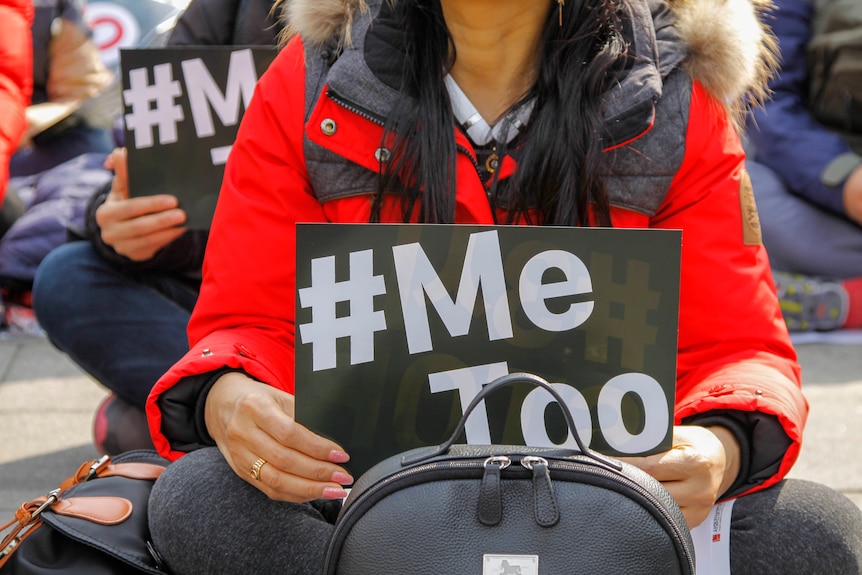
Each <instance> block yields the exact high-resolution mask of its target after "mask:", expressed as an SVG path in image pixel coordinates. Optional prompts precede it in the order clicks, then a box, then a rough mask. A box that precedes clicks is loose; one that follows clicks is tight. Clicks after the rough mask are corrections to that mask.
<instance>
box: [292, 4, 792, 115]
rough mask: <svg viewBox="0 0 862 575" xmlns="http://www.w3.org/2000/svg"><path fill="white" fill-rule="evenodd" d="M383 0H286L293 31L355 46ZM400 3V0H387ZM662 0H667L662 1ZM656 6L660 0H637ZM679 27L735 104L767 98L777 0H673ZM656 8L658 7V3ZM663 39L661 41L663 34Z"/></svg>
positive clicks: (695, 68) (703, 71)
mask: <svg viewBox="0 0 862 575" xmlns="http://www.w3.org/2000/svg"><path fill="white" fill-rule="evenodd" d="M380 1H381V0H281V3H282V5H283V17H284V18H285V19H286V20H287V25H288V32H287V34H288V35H290V34H291V33H299V34H301V35H302V36H303V38H304V41H305V42H308V43H312V44H331V43H337V44H339V45H342V46H350V45H351V44H353V43H354V42H355V41H357V40H358V39H359V38H360V36H361V34H363V33H364V31H365V30H363V29H362V28H363V27H362V26H359V27H357V24H359V23H360V22H361V21H363V20H365V21H367V20H368V18H369V17H370V16H371V15H372V14H373V13H376V12H377V11H379V9H380ZM385 1H387V2H390V3H393V4H394V3H397V1H398V0H385ZM658 1H659V2H660V1H661V0H658ZM631 3H632V4H633V5H634V6H635V8H634V9H635V10H643V9H644V8H642V7H641V8H638V5H641V6H643V5H645V4H647V3H649V4H651V5H655V4H657V3H658V2H656V1H654V0H632V2H631ZM666 6H667V8H669V9H670V11H671V17H672V19H673V20H674V27H675V28H676V30H677V31H678V33H679V35H680V36H681V37H682V39H683V40H684V42H685V44H686V45H687V46H688V48H689V54H688V56H687V58H686V60H685V63H684V65H685V67H686V68H687V69H688V70H689V71H690V72H691V74H692V76H693V77H694V78H695V79H696V80H698V81H699V82H701V83H702V84H703V85H704V86H705V87H706V89H707V90H709V91H710V92H711V93H712V94H713V95H714V96H715V97H716V98H718V99H719V100H720V101H722V102H725V103H726V104H728V105H729V106H730V107H732V108H738V107H739V105H742V106H744V105H745V104H748V103H751V102H753V101H755V102H756V101H761V100H762V99H763V98H765V97H766V95H767V91H766V82H767V80H768V79H769V78H770V76H771V75H772V73H773V71H774V69H775V66H776V63H777V44H776V41H775V37H774V36H773V35H772V33H771V31H770V30H769V28H768V27H767V26H766V25H765V24H764V22H763V16H764V15H765V14H766V13H767V12H769V11H770V10H772V9H774V4H773V1H772V0H667V4H666ZM652 9H653V11H655V10H656V8H655V7H654V6H653V8H652ZM659 40H661V39H660V38H659Z"/></svg>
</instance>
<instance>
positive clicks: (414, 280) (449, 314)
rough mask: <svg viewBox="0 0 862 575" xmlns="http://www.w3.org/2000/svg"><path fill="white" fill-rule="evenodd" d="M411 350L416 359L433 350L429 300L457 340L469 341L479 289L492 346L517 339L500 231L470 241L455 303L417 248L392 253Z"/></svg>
mask: <svg viewBox="0 0 862 575" xmlns="http://www.w3.org/2000/svg"><path fill="white" fill-rule="evenodd" d="M392 254H393V256H394V259H395V270H396V274H397V276H398V289H399V291H400V294H401V310H402V313H403V314H404V328H405V331H406V335H407V347H408V349H409V351H410V353H411V354H416V353H423V352H427V351H432V350H433V344H432V342H431V328H430V326H429V323H428V310H427V308H426V306H425V295H426V294H427V296H428V300H429V301H430V302H431V305H433V306H434V309H435V310H437V313H438V314H439V315H440V319H441V320H442V321H443V323H444V324H445V326H446V328H447V329H448V330H449V334H450V335H451V336H452V337H458V336H463V335H467V333H468V332H469V330H470V321H471V320H472V317H473V308H474V307H475V305H476V296H477V295H478V293H479V285H480V284H481V286H482V297H483V300H484V302H485V316H486V317H487V320H488V338H489V340H490V341H496V340H500V339H506V338H511V337H512V318H511V313H510V312H509V302H508V300H507V299H506V281H505V278H504V276H503V259H502V255H501V251H500V242H499V238H498V237H497V232H496V231H490V232H482V233H478V234H473V235H472V236H470V241H469V242H468V244H467V255H466V256H465V258H464V268H463V270H462V273H461V282H460V285H459V286H458V295H457V298H456V301H454V302H453V301H452V299H451V298H450V297H449V293H448V292H447V291H446V287H445V286H444V285H443V282H442V281H440V277H439V276H438V275H437V272H436V271H435V270H434V266H432V265H431V262H430V261H429V260H428V257H427V256H426V255H425V251H424V250H423V249H422V246H421V245H419V244H418V243H415V244H407V245H403V246H395V247H393V248H392Z"/></svg>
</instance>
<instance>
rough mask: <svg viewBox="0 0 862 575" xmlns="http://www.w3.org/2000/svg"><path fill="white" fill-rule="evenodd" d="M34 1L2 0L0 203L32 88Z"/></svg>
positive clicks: (0, 39) (4, 193)
mask: <svg viewBox="0 0 862 575" xmlns="http://www.w3.org/2000/svg"><path fill="white" fill-rule="evenodd" d="M32 21H33V2H32V1H31V0H0V205H2V204H3V198H4V197H5V195H6V184H7V181H8V179H9V158H10V157H11V156H12V154H13V153H14V152H15V150H16V149H17V148H18V143H19V142H20V141H21V136H22V135H23V134H24V129H25V128H26V126H27V122H26V120H25V118H24V110H25V109H26V107H27V106H28V105H29V104H30V95H31V94H32V91H33V42H32V40H31V38H30V25H31V23H32Z"/></svg>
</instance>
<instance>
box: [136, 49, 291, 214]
mask: <svg viewBox="0 0 862 575" xmlns="http://www.w3.org/2000/svg"><path fill="white" fill-rule="evenodd" d="M275 54H276V51H275V49H273V48H269V47H262V46H254V47H245V48H243V47H239V46H201V47H170V48H153V49H134V50H122V51H121V64H122V69H123V102H124V105H125V114H124V116H123V119H124V121H125V141H126V145H127V146H128V148H129V181H130V191H131V195H132V196H147V195H150V194H161V193H169V194H172V195H174V196H176V197H177V198H178V199H179V206H180V207H181V208H183V210H184V211H185V213H186V223H185V225H186V226H187V227H188V228H189V229H206V228H208V227H209V225H210V221H211V220H212V216H213V212H214V211H215V205H216V200H217V198H218V192H219V189H220V187H221V181H222V177H223V175H224V166H225V163H226V162H227V158H228V155H229V154H230V149H231V146H232V145H233V141H234V139H235V137H236V132H237V129H238V126H239V122H240V120H241V119H242V115H243V113H244V111H245V108H246V107H247V106H248V104H249V102H250V101H251V97H252V94H253V93H254V89H255V85H256V84H257V80H258V78H259V77H260V75H261V74H262V73H263V71H264V70H265V69H266V68H267V67H268V66H269V64H270V62H271V61H272V59H273V58H274V57H275Z"/></svg>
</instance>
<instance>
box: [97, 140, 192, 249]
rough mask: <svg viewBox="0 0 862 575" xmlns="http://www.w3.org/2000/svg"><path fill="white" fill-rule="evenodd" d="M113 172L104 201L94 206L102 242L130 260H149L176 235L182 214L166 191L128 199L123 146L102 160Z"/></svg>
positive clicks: (182, 230)
mask: <svg viewBox="0 0 862 575" xmlns="http://www.w3.org/2000/svg"><path fill="white" fill-rule="evenodd" d="M105 168H106V169H108V170H113V171H114V181H113V182H112V183H111V191H110V193H109V194H108V197H107V198H106V199H105V203H103V204H102V205H101V206H99V207H98V208H97V209H96V223H98V224H99V227H100V228H101V231H102V241H103V242H105V243H106V244H107V245H109V246H111V247H112V248H114V251H115V252H117V253H118V254H120V255H122V256H126V257H127V258H129V259H131V260H134V261H146V260H149V259H151V258H152V257H153V256H154V255H155V254H156V252H158V251H159V250H160V249H162V248H163V247H165V246H166V245H168V244H169V243H171V242H172V241H174V240H175V239H177V238H178V237H180V236H181V235H182V234H183V232H185V228H182V227H178V226H181V225H182V224H183V223H185V221H186V213H185V212H184V211H183V210H181V209H179V208H178V207H177V206H178V205H179V201H178V200H177V198H176V197H174V196H171V195H168V194H159V195H154V196H139V197H135V198H129V176H128V173H129V172H128V165H127V156H126V150H125V148H117V149H116V150H114V151H113V152H111V154H110V155H109V156H108V158H107V159H106V160H105Z"/></svg>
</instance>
